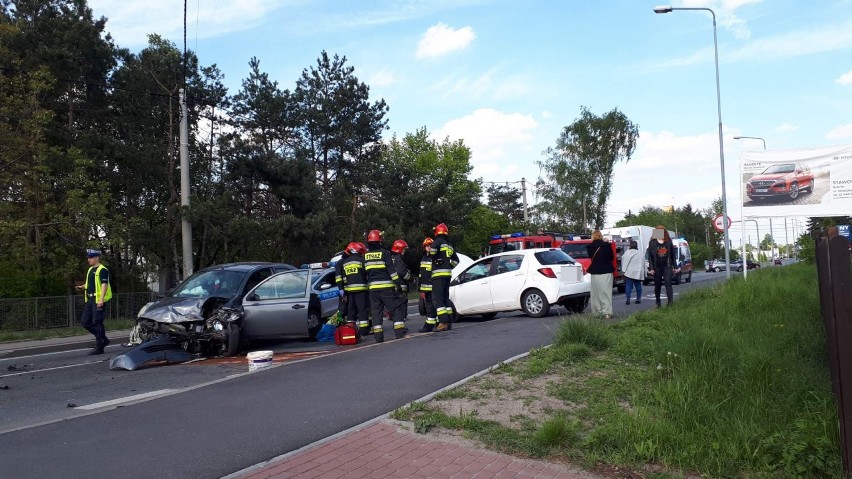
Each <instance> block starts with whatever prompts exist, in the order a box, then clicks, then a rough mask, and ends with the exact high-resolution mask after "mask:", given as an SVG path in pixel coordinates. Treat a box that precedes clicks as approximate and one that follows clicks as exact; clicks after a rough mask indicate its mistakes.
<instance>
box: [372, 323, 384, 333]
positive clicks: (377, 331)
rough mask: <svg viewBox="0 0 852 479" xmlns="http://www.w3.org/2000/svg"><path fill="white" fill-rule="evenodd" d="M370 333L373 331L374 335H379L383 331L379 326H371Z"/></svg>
mask: <svg viewBox="0 0 852 479" xmlns="http://www.w3.org/2000/svg"><path fill="white" fill-rule="evenodd" d="M371 331H373V332H374V333H381V332H383V331H384V329H382V325H381V324H377V325H375V326H373V329H372V330H371Z"/></svg>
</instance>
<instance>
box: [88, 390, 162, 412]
mask: <svg viewBox="0 0 852 479" xmlns="http://www.w3.org/2000/svg"><path fill="white" fill-rule="evenodd" d="M175 391H177V390H176V389H160V390H158V391H151V392H149V393H142V394H135V395H133V396H126V397H123V398H118V399H112V400H109V401H102V402H96V403H94V404H87V405H85V406H77V407H75V408H74V409H82V410H84V411H91V410H93V409H100V408H102V407H110V406H116V405H118V404H124V403H129V402H133V401H139V400H141V399H148V398H152V397H156V396H165V395H168V394H171V393H173V392H175Z"/></svg>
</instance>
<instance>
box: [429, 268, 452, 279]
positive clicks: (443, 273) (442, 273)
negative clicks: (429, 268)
mask: <svg viewBox="0 0 852 479" xmlns="http://www.w3.org/2000/svg"><path fill="white" fill-rule="evenodd" d="M452 275H453V272H452V271H443V270H442V271H436V272H434V273H432V277H433V278H443V277H450V276H452Z"/></svg>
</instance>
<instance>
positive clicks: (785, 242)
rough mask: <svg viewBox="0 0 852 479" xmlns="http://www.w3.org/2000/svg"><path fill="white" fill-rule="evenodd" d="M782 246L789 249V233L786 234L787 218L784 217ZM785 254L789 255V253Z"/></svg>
mask: <svg viewBox="0 0 852 479" xmlns="http://www.w3.org/2000/svg"><path fill="white" fill-rule="evenodd" d="M784 244H785V245H786V246H787V248H789V247H790V233H788V232H787V217H786V216H785V217H784ZM787 248H784V249H785V250H786V249H787ZM787 254H789V252H788V253H787Z"/></svg>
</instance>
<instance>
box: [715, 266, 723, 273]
mask: <svg viewBox="0 0 852 479" xmlns="http://www.w3.org/2000/svg"><path fill="white" fill-rule="evenodd" d="M713 271H715V272H717V273H721V272H722V268H720V267H718V266H716V267H715V268H713Z"/></svg>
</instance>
